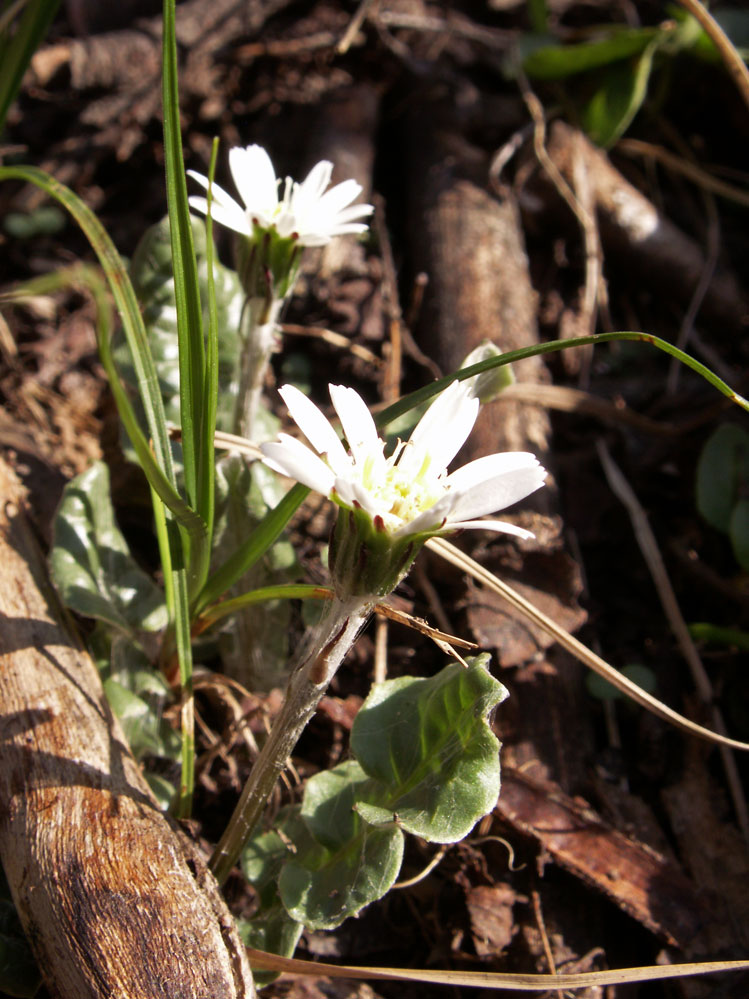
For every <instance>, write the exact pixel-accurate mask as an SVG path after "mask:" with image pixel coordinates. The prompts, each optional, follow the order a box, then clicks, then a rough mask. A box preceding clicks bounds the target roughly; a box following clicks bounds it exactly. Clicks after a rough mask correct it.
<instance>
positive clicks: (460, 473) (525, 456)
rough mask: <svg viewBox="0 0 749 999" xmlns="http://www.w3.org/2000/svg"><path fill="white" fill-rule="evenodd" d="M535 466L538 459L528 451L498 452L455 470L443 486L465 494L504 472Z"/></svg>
mask: <svg viewBox="0 0 749 999" xmlns="http://www.w3.org/2000/svg"><path fill="white" fill-rule="evenodd" d="M537 466H538V459H537V458H536V456H535V455H534V454H530V453H529V452H528V451H500V452H499V453H498V454H487V455H484V457H483V458H476V459H475V460H474V461H469V462H468V464H467V465H463V466H461V467H460V468H456V469H455V471H454V472H451V473H450V475H448V477H447V478H446V479H445V485H446V486H449V487H450V488H451V489H455V490H457V491H458V492H466V491H467V490H468V489H472V488H473V487H474V486H476V485H478V484H479V483H481V482H485V481H486V480H487V479H493V478H495V477H496V476H497V475H503V474H504V473H505V472H514V471H516V470H517V469H520V468H535V467H537Z"/></svg>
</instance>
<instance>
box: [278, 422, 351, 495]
mask: <svg viewBox="0 0 749 999" xmlns="http://www.w3.org/2000/svg"><path fill="white" fill-rule="evenodd" d="M260 450H261V451H262V452H263V455H264V458H263V460H264V462H265V464H266V465H267V466H268V467H269V468H272V469H273V471H274V472H280V473H281V474H282V475H288V476H289V478H291V479H296V481H297V482H301V483H302V485H305V486H308V487H309V488H310V489H314V490H315V492H318V493H321V494H322V495H323V496H329V495H330V493H331V491H332V489H333V485H334V483H335V475H334V474H333V472H332V471H331V469H330V468H328V466H327V465H326V464H325V462H324V461H323V460H322V458H318V456H317V455H316V454H315V453H314V451H311V450H310V449H309V448H308V447H307V446H306V445H305V444H302V442H301V441H298V440H296V438H295V437H289V436H288V434H279V439H278V440H277V441H266V442H265V443H264V444H261V445H260Z"/></svg>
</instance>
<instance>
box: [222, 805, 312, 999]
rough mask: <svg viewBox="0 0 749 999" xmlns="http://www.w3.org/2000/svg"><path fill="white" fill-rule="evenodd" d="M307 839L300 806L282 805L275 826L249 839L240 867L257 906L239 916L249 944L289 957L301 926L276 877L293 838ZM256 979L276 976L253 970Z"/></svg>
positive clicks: (292, 848) (290, 853)
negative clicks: (244, 916)
mask: <svg viewBox="0 0 749 999" xmlns="http://www.w3.org/2000/svg"><path fill="white" fill-rule="evenodd" d="M303 839H304V840H308V839H309V834H308V833H307V831H306V828H305V826H304V823H303V822H302V820H301V818H300V816H299V806H298V805H297V806H294V807H291V808H284V809H282V810H281V812H279V814H278V816H277V817H276V821H275V825H274V828H273V829H271V830H270V831H269V832H265V833H259V834H257V835H255V836H253V838H252V839H251V840H250V841H249V843H248V844H247V846H246V847H245V849H244V851H243V853H242V858H241V864H242V870H243V871H244V874H245V877H246V878H247V880H248V881H249V882H250V884H251V885H252V887H253V888H254V889H255V892H256V893H257V897H258V909H257V912H255V913H254V915H253V917H252V919H250V920H244V919H242V920H238V921H237V925H238V928H239V932H240V935H241V937H242V941H243V943H244V944H245V945H246V946H248V947H255V948H256V949H258V950H264V951H268V952H269V953H271V954H280V955H281V956H282V957H291V955H292V954H293V953H294V950H295V949H296V945H297V943H298V942H299V937H300V936H301V935H302V930H303V929H304V927H303V925H302V923H299V922H297V921H296V920H295V919H292V917H291V916H290V915H289V914H288V912H287V911H286V909H285V908H284V906H283V904H282V902H281V899H280V896H279V894H278V878H279V876H280V874H281V868H282V866H283V863H284V861H285V860H286V858H287V857H290V856H293V855H294V851H295V850H296V846H295V844H296V842H297V841H298V842H301V841H302V840H303ZM254 976H255V983H256V984H257V985H265V984H267V983H268V982H271V981H273V980H274V979H275V978H276V977H277V976H276V974H275V973H272V972H262V973H261V974H260V975H258V973H257V972H254Z"/></svg>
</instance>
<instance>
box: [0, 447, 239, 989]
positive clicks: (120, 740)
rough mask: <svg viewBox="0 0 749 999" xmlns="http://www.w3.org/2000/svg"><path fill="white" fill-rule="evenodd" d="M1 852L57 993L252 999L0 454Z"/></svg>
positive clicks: (224, 920)
mask: <svg viewBox="0 0 749 999" xmlns="http://www.w3.org/2000/svg"><path fill="white" fill-rule="evenodd" d="M0 495H2V496H3V498H4V504H3V507H2V509H1V510H0V561H1V562H2V565H3V572H2V575H0V614H2V618H3V628H2V633H1V634H0V858H2V863H3V866H4V868H5V872H6V875H7V878H8V882H9V884H10V887H11V890H12V892H13V898H14V901H15V904H16V907H17V909H18V913H19V916H20V918H21V921H22V923H23V925H24V929H25V931H26V934H27V936H28V938H29V941H30V943H31V946H32V948H33V950H34V952H35V955H36V957H37V960H38V961H39V965H40V969H41V971H42V974H43V975H44V978H45V980H46V983H47V986H48V988H49V991H50V993H51V994H52V995H53V996H55V997H59V999H105V997H106V999H113V997H117V999H121V997H122V999H124V997H127V999H140V997H142V999H157V997H158V999H177V997H179V999H188V997H189V999H219V997H222V999H224V997H225V999H230V997H231V999H237V997H243V999H249V997H252V996H254V994H255V993H254V988H253V984H252V974H251V972H250V969H249V965H248V962H247V958H246V955H245V952H244V948H243V947H242V944H241V941H240V939H239V936H238V934H237V931H236V928H235V926H234V922H233V920H232V917H231V914H230V913H229V911H228V909H227V908H226V905H225V903H224V901H223V899H222V897H221V895H220V893H219V890H218V886H217V885H216V882H215V880H214V879H213V877H212V875H211V874H210V873H209V872H208V870H207V868H206V866H205V863H204V860H203V858H202V856H201V854H200V852H199V851H198V849H197V848H196V847H195V845H194V844H192V843H191V842H190V841H189V840H188V839H187V837H186V836H185V835H184V834H183V833H182V832H181V831H180V830H179V829H177V828H176V827H175V826H174V825H172V824H170V822H169V821H168V820H167V819H166V817H165V816H164V815H163V814H162V813H161V812H160V811H159V810H158V808H157V806H156V804H155V802H154V800H153V798H152V796H151V794H150V791H149V789H148V785H147V784H146V782H145V780H144V778H143V776H142V774H141V772H140V770H139V768H138V765H137V763H136V762H135V760H134V758H133V756H132V754H131V753H130V750H129V748H128V746H127V744H126V742H125V739H124V736H123V734H122V731H121V729H120V726H119V724H118V723H117V721H116V720H115V719H114V718H113V717H112V714H111V712H110V709H109V707H108V705H107V703H106V700H105V698H104V693H103V690H102V686H101V682H100V679H99V675H98V672H97V670H96V667H95V666H94V663H93V662H92V660H91V659H90V657H89V655H88V654H87V653H86V651H85V650H84V649H83V648H82V646H81V644H80V643H79V642H78V640H77V639H76V638H75V637H73V633H72V630H71V628H70V626H68V625H67V624H66V623H65V618H64V613H63V612H62V611H61V609H60V607H59V605H58V603H57V600H56V597H55V595H54V592H53V591H52V589H51V587H50V584H49V581H48V579H47V576H46V569H45V566H44V563H43V560H42V559H41V556H40V554H39V551H38V549H37V546H36V543H35V539H34V536H33V533H32V531H31V529H30V526H29V523H28V521H27V519H26V516H25V514H24V511H23V497H22V491H21V487H20V485H19V483H18V480H17V479H16V477H15V475H14V473H13V472H12V471H11V469H10V468H9V467H8V465H7V464H6V463H5V462H4V461H3V460H2V459H0Z"/></svg>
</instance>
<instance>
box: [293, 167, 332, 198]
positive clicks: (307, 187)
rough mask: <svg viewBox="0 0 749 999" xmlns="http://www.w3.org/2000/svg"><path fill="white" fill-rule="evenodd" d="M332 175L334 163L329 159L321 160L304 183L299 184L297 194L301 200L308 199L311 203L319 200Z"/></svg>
mask: <svg viewBox="0 0 749 999" xmlns="http://www.w3.org/2000/svg"><path fill="white" fill-rule="evenodd" d="M332 176H333V164H332V163H330V162H329V161H328V160H320V162H319V163H316V164H315V165H314V166H313V167H312V169H311V170H310V172H309V173H308V174H307V176H306V177H305V178H304V180H303V181H302V183H301V184H299V185H298V186H297V188H296V191H295V194H296V195H297V196H298V198H299V199H300V201H304V202H306V201H307V199H309V201H310V203H311V202H315V201H319V199H320V198H321V197H322V194H323V191H324V190H325V188H326V187H327V186H328V184H329V183H330V178H331V177H332Z"/></svg>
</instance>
